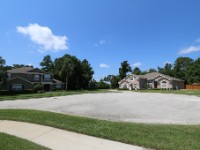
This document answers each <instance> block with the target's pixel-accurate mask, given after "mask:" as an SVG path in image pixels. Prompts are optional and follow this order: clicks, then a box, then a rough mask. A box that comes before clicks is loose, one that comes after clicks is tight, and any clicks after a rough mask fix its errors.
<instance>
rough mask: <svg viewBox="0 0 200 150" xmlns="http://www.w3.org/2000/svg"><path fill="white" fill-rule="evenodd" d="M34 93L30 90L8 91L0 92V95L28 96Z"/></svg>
mask: <svg viewBox="0 0 200 150" xmlns="http://www.w3.org/2000/svg"><path fill="white" fill-rule="evenodd" d="M33 92H34V91H33V90H32V89H26V90H22V91H8V90H1V91H0V95H16V94H30V93H33Z"/></svg>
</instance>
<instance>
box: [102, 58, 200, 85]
mask: <svg viewBox="0 0 200 150" xmlns="http://www.w3.org/2000/svg"><path fill="white" fill-rule="evenodd" d="M151 72H159V73H161V74H165V75H168V76H172V77H175V78H178V79H182V80H184V81H185V84H194V83H197V84H200V58H197V59H192V58H190V57H178V58H177V59H176V60H175V62H174V63H172V64H171V63H166V64H165V66H164V67H159V66H158V67H157V69H155V68H150V69H149V70H144V71H142V70H141V69H140V68H139V67H135V68H133V69H131V66H130V64H129V63H128V61H123V62H122V63H121V66H120V68H119V74H118V75H108V76H106V77H104V78H102V79H101V80H100V82H101V88H108V87H109V85H110V87H111V88H118V87H119V85H118V82H119V81H120V80H121V79H123V78H125V77H126V76H127V74H128V73H132V74H136V75H144V74H147V73H151Z"/></svg>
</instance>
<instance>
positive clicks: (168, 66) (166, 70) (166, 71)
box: [158, 63, 174, 76]
mask: <svg viewBox="0 0 200 150" xmlns="http://www.w3.org/2000/svg"><path fill="white" fill-rule="evenodd" d="M158 72H159V73H162V74H165V75H168V76H174V72H173V66H172V64H169V63H166V64H165V66H164V68H161V67H158Z"/></svg>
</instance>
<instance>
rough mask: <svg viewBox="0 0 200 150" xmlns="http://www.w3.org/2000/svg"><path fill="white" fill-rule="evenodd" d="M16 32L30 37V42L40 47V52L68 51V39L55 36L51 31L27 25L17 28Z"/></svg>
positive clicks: (42, 27) (38, 26)
mask: <svg viewBox="0 0 200 150" xmlns="http://www.w3.org/2000/svg"><path fill="white" fill-rule="evenodd" d="M17 32H19V33H21V34H24V35H26V36H29V37H30V40H31V41H33V42H34V43H36V44H39V45H41V46H42V48H41V49H42V50H40V51H42V52H46V51H53V52H58V51H61V50H66V49H68V43H67V42H68V38H67V37H66V36H56V35H54V34H53V33H52V31H51V29H50V28H48V27H45V26H40V25H38V24H29V26H26V27H22V26H17Z"/></svg>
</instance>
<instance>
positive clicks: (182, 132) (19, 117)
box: [0, 109, 200, 150]
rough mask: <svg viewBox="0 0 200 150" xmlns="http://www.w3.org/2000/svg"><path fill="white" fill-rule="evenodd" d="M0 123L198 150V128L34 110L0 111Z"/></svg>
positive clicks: (164, 149) (162, 147) (159, 149)
mask: <svg viewBox="0 0 200 150" xmlns="http://www.w3.org/2000/svg"><path fill="white" fill-rule="evenodd" d="M0 119H1V120H16V121H24V122H32V123H37V124H43V125H47V126H52V127H56V128H60V129H64V130H69V131H74V132H78V133H83V134H87V135H91V136H96V137H101V138H105V139H111V140H115V141H120V142H123V143H129V144H133V145H139V146H144V147H146V148H153V149H157V150H199V149H200V142H199V141H200V125H163V124H139V123H122V122H111V121H103V120H97V119H89V118H84V117H76V116H69V115H64V114H58V113H52V112H45V111H36V110H6V109H4V110H0Z"/></svg>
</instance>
